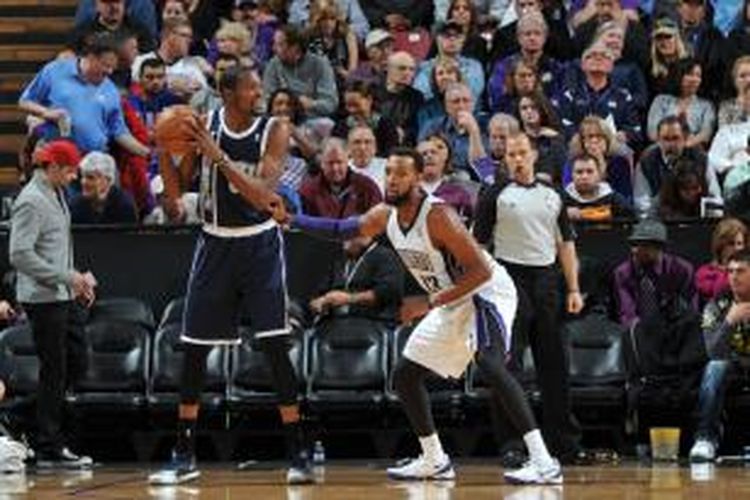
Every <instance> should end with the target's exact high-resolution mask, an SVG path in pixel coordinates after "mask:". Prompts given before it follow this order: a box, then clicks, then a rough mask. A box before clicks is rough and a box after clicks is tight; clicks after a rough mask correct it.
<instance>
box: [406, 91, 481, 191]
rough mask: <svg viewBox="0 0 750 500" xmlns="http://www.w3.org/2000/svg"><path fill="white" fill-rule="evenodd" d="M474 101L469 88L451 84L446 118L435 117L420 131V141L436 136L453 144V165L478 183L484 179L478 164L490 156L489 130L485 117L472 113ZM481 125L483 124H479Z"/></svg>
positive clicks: (446, 102) (446, 93)
mask: <svg viewBox="0 0 750 500" xmlns="http://www.w3.org/2000/svg"><path fill="white" fill-rule="evenodd" d="M473 109H474V100H473V98H472V95H471V90H470V89H469V86H468V85H467V84H464V83H451V84H450V85H448V88H447V89H445V113H446V116H444V117H440V118H435V119H434V120H433V121H431V122H428V123H427V124H426V125H425V127H424V129H423V130H420V131H419V141H420V142H421V141H423V140H424V139H425V138H427V137H429V136H430V135H433V134H439V135H442V136H444V137H445V138H446V139H447V140H448V142H449V143H450V145H451V153H452V154H451V158H450V163H451V167H453V168H454V169H455V170H457V171H463V172H466V173H467V174H468V176H469V177H470V178H471V179H472V180H475V181H479V180H480V177H483V176H481V175H480V174H479V173H478V172H477V170H476V169H477V166H476V162H477V161H478V160H479V159H480V158H484V157H486V156H487V153H486V151H487V142H488V141H487V136H486V133H485V132H483V131H485V130H487V127H486V123H485V120H484V117H483V116H482V115H479V116H475V115H474V114H473V111H472V110H473ZM479 122H481V123H479Z"/></svg>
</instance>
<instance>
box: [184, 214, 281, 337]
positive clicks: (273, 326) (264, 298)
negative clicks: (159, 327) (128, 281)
mask: <svg viewBox="0 0 750 500" xmlns="http://www.w3.org/2000/svg"><path fill="white" fill-rule="evenodd" d="M286 309H287V292H286V269H285V262H284V244H283V237H282V233H281V229H279V228H278V227H274V228H271V229H269V230H266V231H263V232H262V233H259V234H256V235H254V236H244V237H240V238H220V237H217V236H213V235H211V234H208V233H206V232H201V235H200V236H199V237H198V242H197V244H196V247H195V253H194V255H193V265H192V268H191V270H190V278H189V281H188V289H187V296H186V298H185V314H184V316H183V330H182V332H183V333H182V340H183V341H185V342H188V343H193V344H207V345H213V344H239V343H240V342H241V339H240V336H239V332H238V326H240V325H242V326H247V327H249V328H250V329H251V331H252V332H253V333H254V334H255V335H256V336H257V337H270V336H274V335H286V334H288V333H289V331H290V329H289V325H288V321H287V310H286Z"/></svg>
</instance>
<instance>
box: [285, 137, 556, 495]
mask: <svg viewBox="0 0 750 500" xmlns="http://www.w3.org/2000/svg"><path fill="white" fill-rule="evenodd" d="M422 166H423V163H422V157H421V156H420V155H419V154H418V153H416V151H414V150H413V149H408V148H397V149H395V150H393V151H392V152H391V155H390V156H389V158H388V162H387V164H386V204H381V205H378V206H376V207H374V208H372V209H371V210H370V211H369V212H367V213H366V214H364V215H362V216H359V217H352V218H349V219H343V220H337V219H325V218H317V217H308V216H304V215H296V216H293V217H292V218H291V219H290V226H291V227H292V228H297V229H301V230H304V231H306V232H310V233H313V234H319V235H321V236H325V237H334V238H340V239H348V238H351V237H354V236H356V235H363V236H370V237H375V236H377V235H380V234H382V233H385V234H386V235H387V237H388V239H389V240H390V242H391V244H392V245H393V247H394V249H395V250H396V252H397V253H398V255H399V257H400V258H401V260H402V261H403V263H404V265H405V267H406V268H407V269H408V270H409V272H410V273H411V274H412V275H413V276H414V278H415V279H416V281H417V282H418V283H419V284H420V286H421V287H422V288H423V289H424V291H425V292H426V295H423V296H414V297H407V298H405V299H404V301H403V304H402V307H401V320H402V322H404V323H410V322H413V321H415V320H417V319H419V318H423V319H422V320H421V322H420V323H419V324H418V325H417V327H416V328H415V329H414V331H413V332H412V334H411V336H410V337H409V340H408V341H407V343H406V346H405V347H404V352H403V356H402V357H401V359H400V360H399V362H398V365H397V366H396V370H395V374H394V384H395V388H396V391H397V393H398V395H399V398H400V399H401V402H402V403H403V405H404V409H405V411H406V413H407V415H408V417H409V421H410V422H411V425H412V427H413V429H414V430H415V432H416V434H417V436H418V438H419V442H420V445H421V448H422V455H421V456H420V457H419V458H416V459H413V460H410V461H408V462H406V463H405V464H403V465H399V466H397V467H393V468H390V469H388V475H389V476H390V477H391V478H393V479H400V480H421V479H437V480H440V479H452V478H454V477H455V472H454V470H453V466H452V464H451V461H450V458H449V457H448V455H447V454H446V453H445V452H444V451H443V448H442V445H441V442H440V439H439V437H438V435H437V432H436V430H435V424H434V422H433V418H432V412H431V409H430V402H429V397H428V394H427V390H426V387H425V383H424V380H425V378H426V377H427V376H428V375H429V374H430V372H434V373H437V374H438V375H440V376H443V377H460V376H461V374H462V373H463V372H464V370H465V369H466V366H467V365H468V364H469V362H470V361H471V360H472V359H474V360H475V361H476V363H477V366H478V367H479V369H480V370H482V374H483V376H484V377H485V378H486V379H487V380H488V381H489V383H490V385H491V387H492V390H493V391H494V392H495V396H497V397H498V398H499V400H500V401H501V402H502V405H503V408H504V409H505V411H506V412H507V413H508V416H509V418H510V420H511V421H512V422H513V424H514V425H515V426H516V427H517V429H518V431H519V432H520V433H521V434H522V435H523V438H524V442H525V443H526V446H527V447H528V451H529V456H530V459H529V461H528V462H527V463H526V464H525V465H524V466H523V467H522V468H520V469H518V470H515V471H509V472H506V474H505V478H506V480H508V481H509V482H513V483H530V484H555V483H560V482H562V471H561V468H560V464H559V462H558V461H557V460H555V459H554V458H552V457H551V456H550V454H549V452H548V451H547V447H546V445H545V443H544V440H543V438H542V435H541V433H540V432H539V429H538V426H537V424H536V421H535V419H534V416H533V414H532V412H531V408H530V407H529V404H528V402H527V401H526V399H525V396H524V393H523V391H522V389H521V387H520V386H519V385H518V382H516V380H515V379H514V378H513V376H512V375H511V374H510V372H508V370H507V369H506V368H505V360H506V356H507V355H508V352H509V351H510V346H511V338H510V336H511V327H512V325H513V320H514V317H515V313H516V305H517V297H516V289H515V286H514V285H513V282H512V281H511V279H510V277H509V276H508V274H507V273H506V271H505V269H504V268H503V267H501V266H500V265H499V264H498V263H497V262H495V260H494V259H492V257H491V256H490V255H489V254H487V253H486V252H484V251H483V250H481V249H480V248H479V246H478V245H477V243H476V241H475V240H474V239H473V237H472V236H471V235H470V234H469V233H468V232H467V230H466V229H465V227H464V225H463V223H462V222H461V220H460V219H459V217H458V216H457V215H456V213H455V212H454V211H453V209H452V208H450V207H449V206H448V205H447V204H445V203H444V202H443V201H442V200H440V199H439V198H435V197H432V196H429V195H427V194H426V193H425V192H424V191H422V189H421V188H420V173H421V171H422Z"/></svg>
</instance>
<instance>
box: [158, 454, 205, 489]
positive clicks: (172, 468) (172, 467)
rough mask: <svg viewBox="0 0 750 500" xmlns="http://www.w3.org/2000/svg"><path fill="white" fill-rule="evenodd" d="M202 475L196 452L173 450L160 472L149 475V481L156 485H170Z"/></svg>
mask: <svg viewBox="0 0 750 500" xmlns="http://www.w3.org/2000/svg"><path fill="white" fill-rule="evenodd" d="M200 475H201V472H200V471H199V470H198V468H197V467H196V465H195V455H194V454H192V453H177V452H175V451H173V452H172V459H171V460H170V461H169V463H167V465H165V466H164V468H163V469H161V470H160V471H159V472H155V473H153V474H151V475H150V476H148V482H149V484H153V485H155V486H168V485H175V484H182V483H186V482H188V481H192V480H193V479H197V478H198V476H200Z"/></svg>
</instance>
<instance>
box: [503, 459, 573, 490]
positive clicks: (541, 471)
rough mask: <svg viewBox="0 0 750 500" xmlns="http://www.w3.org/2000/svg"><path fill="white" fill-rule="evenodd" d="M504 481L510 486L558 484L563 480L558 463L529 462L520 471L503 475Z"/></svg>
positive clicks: (555, 461) (554, 461)
mask: <svg viewBox="0 0 750 500" xmlns="http://www.w3.org/2000/svg"><path fill="white" fill-rule="evenodd" d="M505 480H506V481H508V482H509V483H511V484H560V483H562V480H563V475H562V468H560V462H558V461H557V460H556V459H554V458H553V459H552V461H551V462H547V463H544V464H538V463H536V462H534V461H532V460H529V461H528V462H526V463H525V464H524V466H523V467H521V468H520V469H516V470H512V471H508V472H506V473H505Z"/></svg>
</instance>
